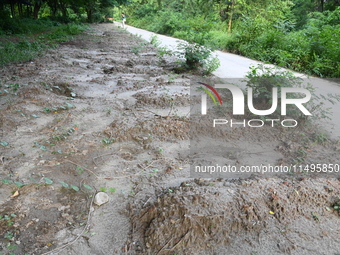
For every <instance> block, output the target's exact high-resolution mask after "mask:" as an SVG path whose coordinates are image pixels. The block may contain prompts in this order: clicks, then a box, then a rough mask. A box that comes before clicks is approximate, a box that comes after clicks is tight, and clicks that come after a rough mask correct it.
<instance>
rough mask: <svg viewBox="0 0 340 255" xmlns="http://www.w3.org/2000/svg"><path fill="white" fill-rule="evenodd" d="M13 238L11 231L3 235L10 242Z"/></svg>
mask: <svg viewBox="0 0 340 255" xmlns="http://www.w3.org/2000/svg"><path fill="white" fill-rule="evenodd" d="M13 237H14V234H13V233H12V232H11V231H7V232H6V234H5V235H4V238H6V239H8V240H11V239H12V238H13Z"/></svg>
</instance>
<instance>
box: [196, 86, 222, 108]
mask: <svg viewBox="0 0 340 255" xmlns="http://www.w3.org/2000/svg"><path fill="white" fill-rule="evenodd" d="M197 83H198V84H202V85H204V86H206V87H207V88H208V89H210V90H211V91H212V92H213V93H214V94H215V95H216V97H217V99H218V101H219V102H220V105H222V99H221V97H220V95H219V94H218V92H217V91H216V89H214V88H213V87H212V86H210V85H208V84H206V83H203V82H197ZM198 89H199V90H203V91H204V92H205V93H207V94H208V95H209V96H210V97H211V99H212V100H213V102H214V104H215V105H218V103H217V100H216V98H215V96H214V95H213V94H212V93H211V92H210V91H209V90H208V89H206V88H204V87H198Z"/></svg>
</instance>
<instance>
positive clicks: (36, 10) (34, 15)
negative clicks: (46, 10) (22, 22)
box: [33, 3, 41, 19]
mask: <svg viewBox="0 0 340 255" xmlns="http://www.w3.org/2000/svg"><path fill="white" fill-rule="evenodd" d="M40 8H41V4H37V3H35V4H34V9H33V18H34V19H38V13H39V10H40Z"/></svg>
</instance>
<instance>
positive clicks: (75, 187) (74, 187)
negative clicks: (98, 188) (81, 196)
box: [71, 185, 79, 191]
mask: <svg viewBox="0 0 340 255" xmlns="http://www.w3.org/2000/svg"><path fill="white" fill-rule="evenodd" d="M71 188H72V189H74V190H75V191H79V188H78V187H77V186H74V185H71Z"/></svg>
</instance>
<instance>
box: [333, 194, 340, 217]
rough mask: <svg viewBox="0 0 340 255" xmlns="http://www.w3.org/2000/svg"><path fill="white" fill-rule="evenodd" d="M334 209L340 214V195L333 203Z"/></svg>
mask: <svg viewBox="0 0 340 255" xmlns="http://www.w3.org/2000/svg"><path fill="white" fill-rule="evenodd" d="M333 209H334V210H336V211H337V212H338V214H339V215H340V197H338V201H337V202H336V203H335V204H334V205H333Z"/></svg>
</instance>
